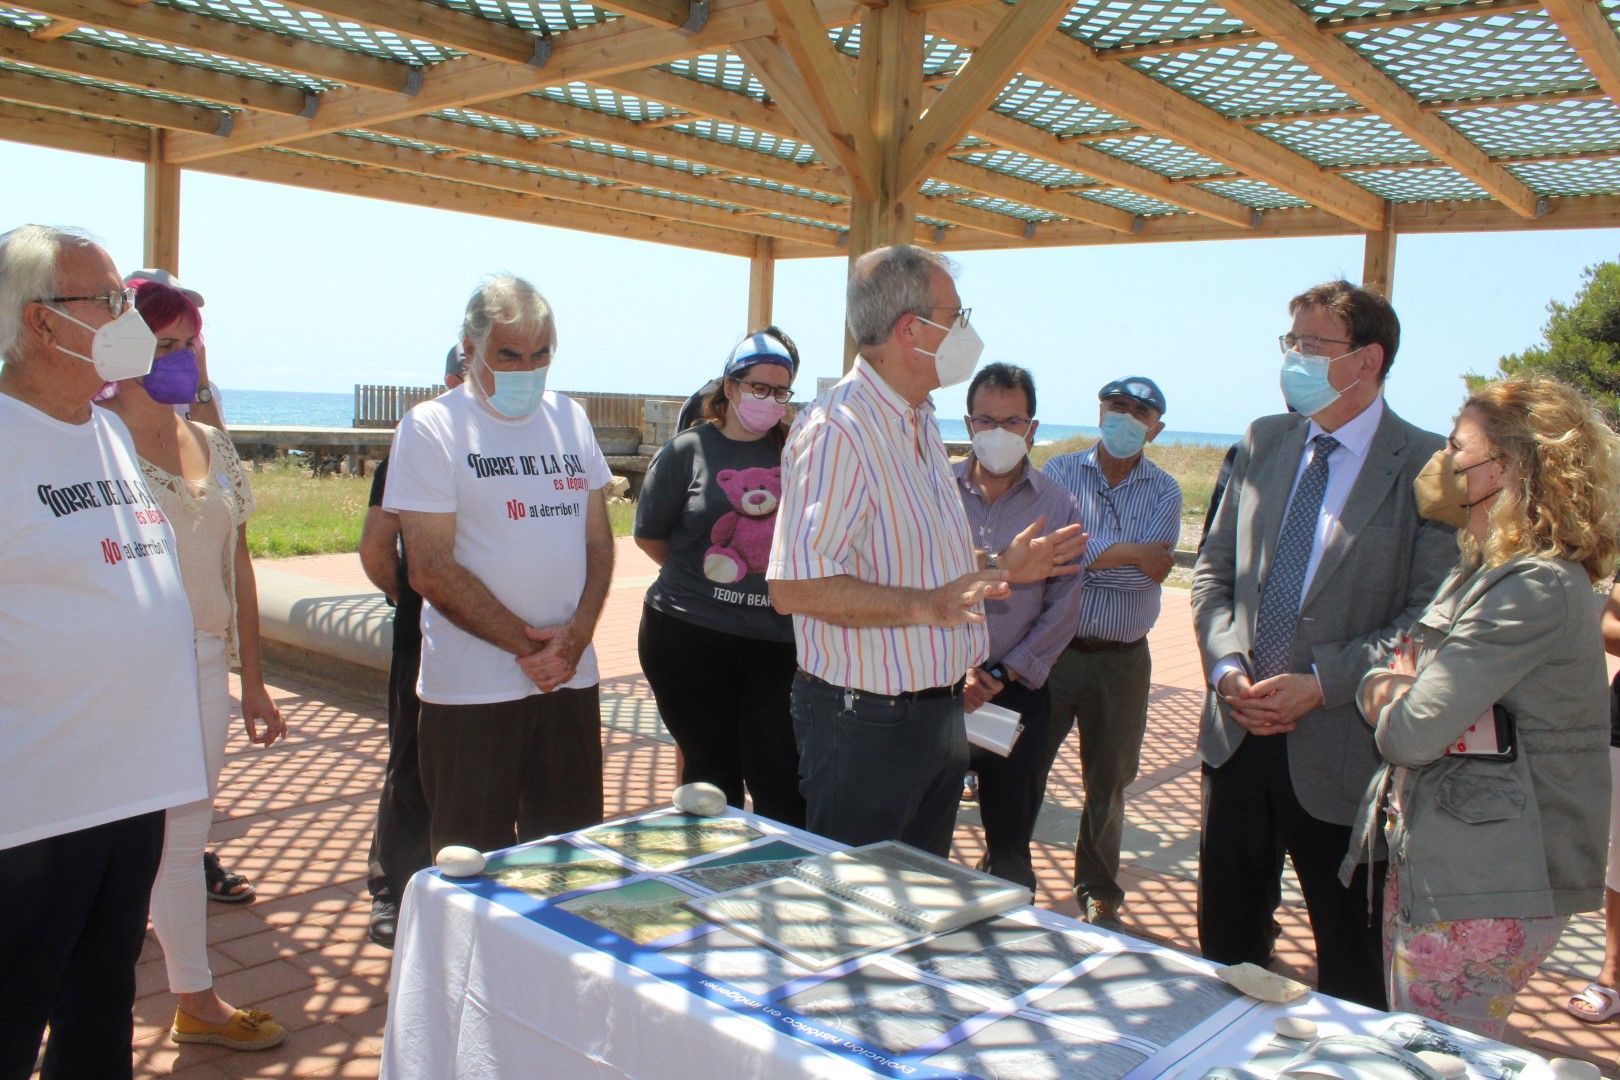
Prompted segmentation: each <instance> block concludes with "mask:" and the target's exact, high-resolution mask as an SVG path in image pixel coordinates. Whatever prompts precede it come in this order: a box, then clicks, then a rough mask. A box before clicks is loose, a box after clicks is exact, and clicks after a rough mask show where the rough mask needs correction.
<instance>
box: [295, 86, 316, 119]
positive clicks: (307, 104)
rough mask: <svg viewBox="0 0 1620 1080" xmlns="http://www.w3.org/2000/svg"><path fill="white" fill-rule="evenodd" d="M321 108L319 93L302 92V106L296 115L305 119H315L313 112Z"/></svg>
mask: <svg viewBox="0 0 1620 1080" xmlns="http://www.w3.org/2000/svg"><path fill="white" fill-rule="evenodd" d="M320 110H321V95H319V94H311V93H309V92H308V91H305V93H304V107H303V108H302V109H299V110H298V115H299V116H301V117H302V118H303V119H305V120H313V119H315V114H316V113H317V112H320Z"/></svg>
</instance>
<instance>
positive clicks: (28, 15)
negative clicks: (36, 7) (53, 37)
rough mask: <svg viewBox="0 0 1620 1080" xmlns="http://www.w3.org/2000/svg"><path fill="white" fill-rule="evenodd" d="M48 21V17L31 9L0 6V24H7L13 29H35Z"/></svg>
mask: <svg viewBox="0 0 1620 1080" xmlns="http://www.w3.org/2000/svg"><path fill="white" fill-rule="evenodd" d="M50 21H51V20H50V18H49V17H47V16H45V15H39V14H36V13H35V12H32V11H23V10H21V9H19V8H10V7H0V26H9V27H11V28H12V29H13V30H37V29H39V28H40V27H41V26H44V25H45V24H47V23H49V22H50Z"/></svg>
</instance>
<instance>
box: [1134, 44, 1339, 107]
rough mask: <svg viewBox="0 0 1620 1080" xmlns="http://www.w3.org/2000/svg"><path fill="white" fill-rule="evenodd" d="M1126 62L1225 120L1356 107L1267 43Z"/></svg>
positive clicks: (1292, 58) (1218, 47)
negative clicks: (1220, 114) (1236, 117)
mask: <svg viewBox="0 0 1620 1080" xmlns="http://www.w3.org/2000/svg"><path fill="white" fill-rule="evenodd" d="M1127 62H1128V63H1129V64H1130V65H1131V66H1132V67H1134V68H1136V69H1137V70H1138V71H1143V72H1146V73H1147V74H1149V75H1151V76H1153V77H1154V78H1155V79H1157V80H1159V81H1160V82H1162V83H1164V84H1165V85H1167V86H1169V87H1170V88H1172V89H1173V90H1176V91H1177V92H1178V93H1182V94H1185V95H1187V96H1188V97H1190V98H1192V99H1193V100H1194V101H1198V102H1201V103H1203V104H1205V105H1208V106H1209V107H1210V108H1212V109H1214V110H1215V111H1216V112H1219V113H1224V114H1225V115H1227V116H1266V115H1270V114H1272V113H1291V112H1306V111H1311V110H1328V109H1344V108H1350V107H1353V106H1354V105H1355V104H1356V103H1355V101H1353V100H1352V99H1351V98H1350V97H1348V96H1347V95H1346V94H1345V93H1344V91H1342V90H1340V89H1339V88H1338V87H1337V86H1334V85H1333V84H1332V83H1330V82H1328V81H1327V80H1326V79H1324V78H1322V77H1321V76H1320V75H1318V74H1316V73H1315V72H1314V71H1312V70H1311V69H1310V68H1308V67H1306V66H1305V65H1304V64H1302V63H1300V62H1299V61H1298V60H1296V59H1295V58H1294V57H1293V56H1292V55H1290V54H1289V53H1287V52H1284V51H1283V50H1282V49H1279V48H1278V47H1277V46H1276V45H1274V44H1272V43H1270V42H1256V43H1253V44H1241V45H1239V44H1233V45H1221V46H1217V47H1214V48H1208V49H1199V50H1196V51H1191V52H1178V53H1166V54H1163V55H1159V56H1139V57H1136V58H1134V59H1132V60H1129V61H1127Z"/></svg>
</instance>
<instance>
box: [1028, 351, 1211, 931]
mask: <svg viewBox="0 0 1620 1080" xmlns="http://www.w3.org/2000/svg"><path fill="white" fill-rule="evenodd" d="M1097 399H1098V401H1099V402H1101V405H1100V409H1099V412H1100V416H1099V418H1098V426H1099V427H1101V428H1102V438H1101V439H1100V440H1098V442H1097V444H1096V445H1095V446H1093V447H1092V448H1091V449H1089V450H1084V451H1078V452H1075V453H1072V454H1063V455H1061V456H1059V457H1055V458H1053V459H1052V460H1051V461H1048V462H1047V463H1046V468H1045V470H1044V471H1045V472H1046V475H1047V476H1049V477H1051V478H1052V479H1053V480H1056V481H1057V482H1058V483H1060V484H1062V485H1063V486H1064V487H1066V488H1068V489H1069V491H1070V492H1072V493H1073V495H1074V497H1075V499H1076V500H1077V501H1078V502H1079V504H1080V520H1081V521H1083V522H1084V523H1085V526H1086V530H1087V531H1088V532H1089V533H1090V534H1091V540H1090V542H1089V543H1088V544H1087V546H1086V553H1085V556H1084V559H1083V562H1082V566H1083V568H1084V573H1085V581H1084V582H1083V583H1082V585H1081V596H1080V622H1079V625H1078V626H1076V628H1075V636H1074V640H1072V641H1071V642H1069V647H1068V648H1067V649H1065V650H1064V652H1063V655H1062V656H1060V657H1058V660H1057V663H1055V664H1054V665H1053V666H1052V674H1051V677H1050V680H1049V682H1048V684H1047V686H1048V689H1049V690H1050V693H1051V700H1052V718H1051V725H1050V727H1049V728H1048V741H1047V757H1046V763H1047V767H1046V769H1044V770H1042V772H1041V774H1040V775H1041V777H1042V778H1043V781H1042V785H1041V787H1042V791H1043V792H1044V788H1045V784H1044V778H1045V776H1046V774H1047V773H1048V772H1049V771H1050V770H1051V766H1052V762H1053V761H1055V760H1056V759H1057V754H1058V750H1059V749H1060V748H1061V747H1062V745H1063V740H1064V739H1065V738H1066V737H1067V736H1068V734H1069V725H1070V723H1071V721H1073V722H1076V723H1078V724H1079V726H1080V768H1081V776H1082V779H1083V780H1084V782H1085V791H1086V801H1085V806H1084V807H1083V809H1082V810H1081V814H1080V832H1079V835H1078V836H1077V837H1076V839H1075V842H1074V895H1075V900H1076V901H1078V902H1079V904H1080V910H1081V913H1082V914H1083V915H1084V916H1085V918H1086V920H1087V921H1088V922H1092V923H1095V924H1097V925H1099V926H1102V927H1105V928H1107V929H1110V930H1113V929H1118V928H1119V925H1120V923H1119V908H1120V905H1121V904H1122V903H1123V902H1124V899H1125V890H1124V888H1123V887H1122V886H1121V885H1120V883H1119V848H1120V837H1121V835H1122V834H1123V832H1124V827H1125V788H1126V787H1127V786H1128V785H1129V784H1130V783H1131V782H1132V781H1133V780H1135V779H1136V770H1137V765H1138V762H1139V760H1140V758H1141V753H1142V735H1143V733H1144V732H1145V731H1146V729H1147V703H1148V684H1149V682H1150V680H1151V679H1152V676H1153V658H1152V657H1151V656H1150V655H1149V654H1148V643H1147V633H1148V631H1149V630H1150V629H1152V628H1153V624H1154V623H1155V622H1157V621H1158V618H1159V601H1160V595H1161V592H1162V585H1163V582H1164V579H1165V578H1166V577H1168V576H1169V574H1170V568H1171V566H1172V565H1174V561H1173V557H1172V553H1173V552H1174V551H1175V547H1176V538H1177V537H1178V535H1179V534H1180V532H1181V487H1180V486H1179V485H1178V484H1177V483H1176V481H1175V478H1174V477H1172V476H1171V475H1170V474H1169V473H1167V472H1165V471H1164V470H1163V469H1161V468H1159V467H1158V466H1157V465H1155V464H1153V462H1151V461H1149V460H1147V458H1146V457H1144V456H1143V452H1142V451H1143V448H1144V447H1145V446H1146V445H1147V444H1148V443H1150V442H1152V441H1153V440H1154V439H1155V438H1156V437H1157V436H1158V434H1159V432H1161V431H1163V430H1164V421H1163V420H1162V419H1161V418H1162V417H1163V416H1164V394H1163V393H1162V392H1161V391H1160V390H1159V387H1158V385H1157V384H1156V383H1154V381H1153V380H1152V379H1147V378H1142V377H1141V376H1135V375H1133V376H1130V377H1127V378H1124V379H1116V380H1114V381H1113V382H1111V383H1109V384H1108V385H1107V386H1104V387H1103V388H1102V390H1101V391H1099V392H1098V394H1097Z"/></svg>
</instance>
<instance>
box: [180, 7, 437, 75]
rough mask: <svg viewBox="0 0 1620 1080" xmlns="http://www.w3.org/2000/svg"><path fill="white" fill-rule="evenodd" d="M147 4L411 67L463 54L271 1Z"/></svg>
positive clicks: (426, 42)
mask: <svg viewBox="0 0 1620 1080" xmlns="http://www.w3.org/2000/svg"><path fill="white" fill-rule="evenodd" d="M153 5H154V6H158V7H167V8H173V9H175V10H177V11H184V12H187V13H189V14H195V15H203V16H206V17H208V18H212V19H219V20H220V21H222V22H228V23H235V24H237V25H238V26H250V27H253V28H254V29H256V30H264V31H268V32H269V33H272V34H281V35H284V36H286V37H294V38H299V39H300V40H303V41H312V42H315V43H317V44H320V45H329V46H331V47H333V48H337V49H344V50H346V51H348V52H356V53H363V54H365V55H366V56H373V57H376V58H378V59H380V60H398V61H400V62H402V63H407V64H412V65H416V66H424V65H428V64H436V63H438V62H439V61H441V60H453V59H455V58H456V57H458V56H461V55H463V54H462V53H459V52H457V51H456V50H454V49H447V48H444V47H443V46H441V45H435V44H433V43H432V42H428V41H418V40H416V39H415V38H409V37H404V36H401V35H399V34H394V33H390V32H389V31H387V30H376V29H372V28H371V27H366V26H360V25H358V24H356V23H351V22H344V21H342V20H340V19H332V18H328V17H327V16H325V15H320V14H317V13H316V12H313V11H304V10H302V9H300V8H298V7H297V6H296V5H295V6H293V7H284V6H282V5H281V4H277V3H275V2H274V0H153Z"/></svg>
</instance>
